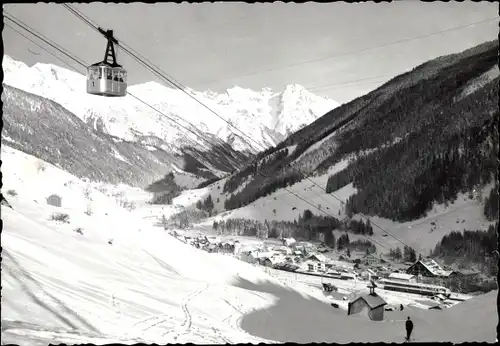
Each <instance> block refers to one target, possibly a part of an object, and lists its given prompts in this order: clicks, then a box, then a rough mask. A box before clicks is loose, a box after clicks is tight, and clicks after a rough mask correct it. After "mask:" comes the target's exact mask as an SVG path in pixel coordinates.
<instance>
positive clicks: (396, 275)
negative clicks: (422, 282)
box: [388, 273, 417, 283]
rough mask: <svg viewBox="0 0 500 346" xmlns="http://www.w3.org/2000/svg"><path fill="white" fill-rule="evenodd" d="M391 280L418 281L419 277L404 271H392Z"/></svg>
mask: <svg viewBox="0 0 500 346" xmlns="http://www.w3.org/2000/svg"><path fill="white" fill-rule="evenodd" d="M388 279H389V280H394V281H399V282H404V283H416V282H417V278H416V276H415V275H412V274H404V273H390V274H389V277H388Z"/></svg>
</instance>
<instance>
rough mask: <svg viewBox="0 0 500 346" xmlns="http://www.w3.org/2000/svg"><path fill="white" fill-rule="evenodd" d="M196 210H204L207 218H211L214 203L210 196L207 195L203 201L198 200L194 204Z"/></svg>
mask: <svg viewBox="0 0 500 346" xmlns="http://www.w3.org/2000/svg"><path fill="white" fill-rule="evenodd" d="M196 208H197V209H199V210H204V211H206V212H207V213H208V215H209V216H212V213H213V211H214V201H213V200H212V195H210V194H209V195H208V197H207V198H205V199H204V200H203V201H201V200H198V201H197V202H196Z"/></svg>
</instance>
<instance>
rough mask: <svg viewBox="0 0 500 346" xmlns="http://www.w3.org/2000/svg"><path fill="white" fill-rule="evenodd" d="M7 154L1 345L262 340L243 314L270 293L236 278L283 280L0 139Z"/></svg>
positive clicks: (261, 305)
mask: <svg viewBox="0 0 500 346" xmlns="http://www.w3.org/2000/svg"><path fill="white" fill-rule="evenodd" d="M2 161H3V165H2V173H3V183H4V184H3V187H2V194H3V195H4V196H6V198H7V200H8V203H9V204H10V206H11V207H12V208H9V207H8V206H5V205H2V220H3V230H2V257H3V259H2V316H1V318H2V341H3V342H6V340H10V341H12V342H13V343H22V344H25V345H37V344H44V343H45V344H46V342H47V341H48V340H50V342H54V340H56V341H58V342H67V343H74V342H83V341H86V342H97V343H102V342H138V341H142V342H148V343H152V342H158V341H163V342H176V341H177V342H195V343H207V342H208V343H225V342H263V341H265V340H263V339H261V338H258V337H252V336H250V335H248V334H247V333H245V332H244V331H243V330H242V329H241V328H240V327H239V322H238V319H240V318H241V317H242V316H243V314H244V313H246V312H247V311H249V310H250V309H258V308H264V307H266V306H269V305H271V304H272V303H273V301H274V298H273V296H272V295H269V294H265V293H264V294H260V293H259V294H257V293H254V292H251V291H249V290H245V289H242V288H238V287H235V286H234V283H235V282H237V281H238V280H242V279H245V280H250V281H251V282H255V283H258V282H259V281H261V280H264V281H266V280H270V281H271V282H273V283H274V284H276V285H281V284H280V283H279V282H278V281H276V280H274V279H272V278H271V277H269V276H267V275H266V274H265V273H263V272H262V271H261V270H260V269H258V268H255V267H253V266H251V265H249V264H245V263H243V262H240V261H238V260H236V259H234V258H227V257H226V256H217V255H211V254H209V253H206V252H202V251H199V250H196V249H195V248H193V247H191V246H189V245H186V244H183V243H181V242H179V241H178V240H176V239H175V238H172V237H170V236H169V235H167V234H166V233H165V232H163V230H162V229H157V228H155V227H153V226H152V223H151V222H150V221H149V220H147V219H142V218H141V217H140V215H141V214H140V213H137V212H136V211H128V210H126V209H125V208H121V207H120V206H119V205H118V204H117V203H116V202H115V200H114V199H113V198H110V197H108V196H106V195H105V194H103V193H102V192H100V191H99V190H97V189H96V187H97V186H95V185H92V184H87V183H84V182H82V181H81V180H79V179H78V178H76V177H74V176H72V175H71V174H68V173H67V172H64V171H62V170H61V169H59V168H57V167H55V166H53V165H50V164H48V163H46V162H43V164H44V165H45V170H44V171H43V172H40V171H38V169H37V167H38V166H39V164H40V160H39V159H37V158H35V157H33V156H30V155H27V154H25V153H22V152H20V151H17V150H15V149H10V148H8V147H5V146H2ZM101 190H103V189H102V186H101ZM103 191H104V190H103ZM50 194H57V195H59V196H60V197H61V198H62V205H61V207H54V206H50V205H47V204H46V201H45V198H46V197H48V196H49V195H50ZM56 214H66V215H67V222H61V221H56V220H54V219H53V216H54V215H56ZM110 242H111V243H110ZM220 268H224V269H223V270H220ZM235 307H237V308H235Z"/></svg>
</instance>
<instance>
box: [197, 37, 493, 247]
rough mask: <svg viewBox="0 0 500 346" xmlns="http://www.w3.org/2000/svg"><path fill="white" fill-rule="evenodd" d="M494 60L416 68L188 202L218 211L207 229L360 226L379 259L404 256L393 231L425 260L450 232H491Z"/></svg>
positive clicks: (464, 57) (484, 52) (472, 57)
mask: <svg viewBox="0 0 500 346" xmlns="http://www.w3.org/2000/svg"><path fill="white" fill-rule="evenodd" d="M497 51H498V42H497V41H493V42H487V43H484V44H481V45H479V46H476V47H473V48H471V49H469V50H466V51H464V52H461V53H457V54H452V55H449V56H446V57H441V58H438V59H435V60H432V61H429V62H427V63H425V64H422V65H420V66H418V67H415V68H414V69H413V70H412V71H410V72H408V73H405V74H402V75H400V76H397V77H395V78H393V79H392V80H391V81H389V82H387V83H386V84H384V85H382V86H381V87H379V88H378V89H376V90H374V91H373V92H371V93H369V94H367V95H365V96H363V97H361V98H358V99H356V100H353V101H352V102H350V103H348V104H345V105H342V106H340V107H338V108H336V109H334V110H333V111H331V112H329V113H327V114H326V115H325V116H323V117H321V118H319V119H318V120H316V121H315V122H313V123H312V124H311V125H308V126H306V127H304V128H303V129H301V130H299V131H297V132H295V133H294V134H292V135H291V136H289V137H288V138H287V139H286V140H285V141H283V142H281V143H280V144H279V145H278V146H276V147H274V148H270V149H268V150H266V151H265V152H262V153H260V154H259V155H258V156H257V157H256V159H255V160H254V161H253V162H252V163H251V164H249V165H248V166H247V167H246V168H244V169H242V170H239V171H238V172H235V173H233V174H231V175H230V176H228V177H226V178H224V179H223V180H220V181H218V182H215V183H213V184H212V185H210V186H207V187H205V188H204V189H200V190H196V191H191V192H190V193H191V194H192V195H193V196H195V195H196V196H197V197H193V198H192V199H191V203H192V204H193V205H194V203H195V202H196V200H197V199H204V198H207V196H208V195H210V196H211V198H212V199H213V200H214V202H215V201H216V202H215V205H214V209H215V210H217V211H218V212H219V214H218V215H217V216H214V217H213V218H212V219H210V220H207V221H206V222H205V223H204V225H205V226H206V227H211V224H212V222H213V220H222V219H230V218H246V219H253V220H260V221H262V222H264V221H266V220H267V221H270V220H278V221H293V220H298V218H299V216H302V215H304V212H305V211H306V210H310V211H311V212H312V213H313V214H315V215H318V216H322V217H332V218H336V219H337V220H339V222H340V223H345V222H348V221H349V220H359V219H360V218H361V216H364V218H363V220H365V221H366V218H370V219H371V220H372V221H373V223H374V224H375V225H376V226H373V232H374V234H373V237H372V239H373V241H374V242H378V243H380V244H383V246H384V247H385V248H380V246H379V245H376V246H377V247H378V248H379V249H380V250H382V251H383V252H388V249H389V248H395V247H396V246H402V245H401V243H399V244H398V240H397V239H395V238H393V237H391V236H388V234H387V233H386V231H387V232H389V233H391V234H394V235H395V236H396V237H397V238H398V239H400V240H403V241H404V242H405V243H406V244H409V245H411V246H412V247H413V248H414V249H417V250H419V251H421V252H423V253H424V254H426V255H427V254H428V253H429V251H430V250H433V249H434V247H435V246H436V244H437V242H439V241H440V240H441V239H442V237H443V236H444V235H447V234H449V233H450V232H452V231H458V232H463V231H464V230H471V231H473V230H482V231H486V230H487V229H488V228H489V227H490V226H491V225H494V224H495V222H497V220H498V207H497V205H498V204H497V202H495V201H498V183H497V182H498V173H497V170H496V162H497V161H496V158H497V155H498V134H497V133H496V132H495V131H494V127H495V124H496V122H495V119H498V116H499V115H498V85H499V84H498V82H499V73H498V66H497ZM451 172H453V173H451ZM193 200H194V201H193ZM495 206H496V209H495ZM495 210H496V211H495ZM379 226H380V227H379ZM302 236H304V234H302ZM355 238H356V239H357V238H360V239H362V238H364V237H363V235H361V234H360V235H353V239H355Z"/></svg>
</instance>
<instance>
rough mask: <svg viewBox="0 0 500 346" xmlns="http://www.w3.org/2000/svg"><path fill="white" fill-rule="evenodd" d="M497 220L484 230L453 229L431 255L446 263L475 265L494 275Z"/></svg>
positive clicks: (495, 268)
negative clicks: (461, 230) (460, 230)
mask: <svg viewBox="0 0 500 346" xmlns="http://www.w3.org/2000/svg"><path fill="white" fill-rule="evenodd" d="M497 229H498V222H496V223H495V224H494V225H490V226H489V227H488V229H487V230H486V231H481V230H475V231H472V230H464V231H463V232H459V231H453V232H451V233H449V234H447V235H445V236H443V238H442V239H441V241H439V243H438V244H436V247H435V248H434V250H433V251H432V256H434V257H439V258H442V259H443V261H444V262H445V263H447V264H450V263H459V264H461V265H465V266H477V267H478V268H479V269H480V270H481V271H482V272H485V273H487V274H488V275H491V276H496V275H497V272H498V252H497V246H498V238H497Z"/></svg>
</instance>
